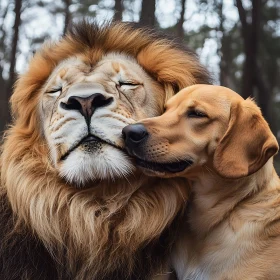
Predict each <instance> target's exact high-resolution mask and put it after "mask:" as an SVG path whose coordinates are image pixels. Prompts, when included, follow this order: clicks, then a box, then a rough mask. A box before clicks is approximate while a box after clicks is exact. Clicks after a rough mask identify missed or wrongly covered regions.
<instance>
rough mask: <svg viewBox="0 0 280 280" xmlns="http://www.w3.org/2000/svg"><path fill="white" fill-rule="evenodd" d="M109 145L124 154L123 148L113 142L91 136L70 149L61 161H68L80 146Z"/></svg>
mask: <svg viewBox="0 0 280 280" xmlns="http://www.w3.org/2000/svg"><path fill="white" fill-rule="evenodd" d="M100 143H101V144H102V143H103V144H107V145H110V146H112V147H114V148H115V149H118V150H121V151H122V152H124V150H123V148H122V147H120V146H118V145H116V144H115V143H113V142H111V141H106V140H103V139H101V138H99V137H97V136H95V135H92V134H89V135H87V136H86V137H84V138H82V139H81V140H80V141H79V142H78V143H77V144H75V145H74V146H73V147H72V148H71V149H69V150H68V151H67V152H66V153H65V154H64V155H63V156H62V157H61V158H60V160H65V159H67V157H68V156H69V155H70V154H71V153H72V152H73V151H74V150H76V149H77V148H78V147H79V146H81V145H91V146H97V145H98V144H100Z"/></svg>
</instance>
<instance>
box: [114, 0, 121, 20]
mask: <svg viewBox="0 0 280 280" xmlns="http://www.w3.org/2000/svg"><path fill="white" fill-rule="evenodd" d="M122 14H123V0H115V8H114V20H117V21H121V20H122Z"/></svg>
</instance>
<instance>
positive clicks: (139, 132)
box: [122, 123, 149, 146]
mask: <svg viewBox="0 0 280 280" xmlns="http://www.w3.org/2000/svg"><path fill="white" fill-rule="evenodd" d="M122 134H123V138H124V140H125V143H126V144H127V145H132V146H133V145H135V144H140V143H141V142H143V141H144V140H145V139H146V138H147V136H148V135H149V133H148V131H147V129H146V128H145V126H144V125H143V124H141V123H137V124H131V125H128V126H126V127H125V128H124V129H123V130H122Z"/></svg>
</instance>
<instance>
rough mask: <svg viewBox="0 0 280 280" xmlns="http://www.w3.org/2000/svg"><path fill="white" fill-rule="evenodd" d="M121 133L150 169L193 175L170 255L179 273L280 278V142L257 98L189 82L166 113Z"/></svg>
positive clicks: (218, 278) (231, 279) (232, 279)
mask: <svg viewBox="0 0 280 280" xmlns="http://www.w3.org/2000/svg"><path fill="white" fill-rule="evenodd" d="M123 135H124V138H125V142H126V149H127V151H128V153H129V154H130V155H132V156H133V157H134V158H135V160H136V163H137V164H138V165H139V166H141V167H142V169H143V171H144V172H145V173H146V174H149V175H153V176H161V177H174V176H178V177H186V178H187V179H188V182H189V185H190V191H191V196H190V201H189V204H188V212H187V214H186V219H185V220H186V221H185V223H184V224H182V227H181V229H180V233H179V237H178V239H177V241H176V244H175V248H174V249H173V252H172V256H171V259H172V265H173V267H174V269H175V271H176V273H177V276H178V278H179V279H184V280H186V279H196V280H198V279H200V280H206V279H207V280H208V279H209V280H226V279H227V280H240V279H259V280H265V279H270V280H278V279H280V261H279V259H280V180H279V177H278V175H277V173H276V171H275V169H274V167H273V156H274V155H275V154H276V153H277V151H278V143H277V140H276V138H275V137H274V135H273V134H272V132H271V130H270V128H269V126H268V124H267V122H266V121H265V120H264V118H263V116H262V114H261V111H260V109H259V108H258V107H257V105H256V104H255V102H254V101H253V100H252V99H250V98H249V99H246V100H244V99H243V98H242V97H241V96H240V95H238V94H237V93H235V92H233V91H232V90H230V89H228V88H225V87H220V86H211V85H194V86H190V87H188V88H185V89H183V90H182V91H180V92H179V93H178V94H177V95H175V96H174V97H172V98H171V99H170V100H169V101H168V102H167V104H166V111H165V113H164V114H163V115H162V116H159V117H156V118H150V119H145V120H143V121H141V123H137V124H134V125H129V126H127V127H125V128H124V130H123ZM186 187H188V186H186Z"/></svg>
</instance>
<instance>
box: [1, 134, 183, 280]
mask: <svg viewBox="0 0 280 280" xmlns="http://www.w3.org/2000/svg"><path fill="white" fill-rule="evenodd" d="M20 138H21V136H20V133H19V132H16V129H15V131H14V133H12V134H11V135H9V136H8V139H7V143H15V142H17V143H22V142H20ZM32 140H33V139H30V140H29V141H32ZM29 141H27V142H29ZM26 149H31V150H30V151H29V153H28V154H26ZM19 154H22V157H24V161H19V160H18V158H19ZM42 159H44V160H43V164H42ZM5 160H7V161H8V162H9V164H8V165H5V167H4V168H3V169H2V183H4V185H5V186H6V188H5V192H6V194H7V196H8V199H9V201H10V204H11V207H12V209H13V212H14V213H16V217H17V219H18V224H19V225H20V227H26V226H27V227H29V228H30V229H31V230H32V231H33V232H34V233H35V234H36V235H37V236H38V238H39V239H41V240H42V241H43V243H44V245H45V246H46V248H47V249H48V250H49V251H50V252H51V253H52V255H53V256H54V257H55V258H56V259H57V261H58V262H59V263H63V264H66V270H67V273H69V275H75V278H74V279H87V277H86V275H91V276H92V277H93V278H92V279H101V275H103V276H104V275H106V274H110V273H112V272H113V271H118V269H120V268H121V267H125V268H126V273H127V276H129V275H130V274H131V273H133V271H134V270H135V266H139V265H141V264H139V263H138V264H137V263H136V260H137V257H135V256H137V254H138V253H139V249H142V248H144V246H145V245H146V244H148V243H150V244H151V245H150V246H151V249H153V241H156V240H157V239H158V238H159V236H160V235H161V234H162V233H163V232H164V230H165V229H166V228H168V226H169V225H170V223H171V222H172V221H173V220H174V218H175V216H176V215H177V214H178V212H179V211H180V210H182V208H183V205H184V202H185V200H186V197H187V193H186V188H185V187H182V186H183V185H184V184H183V183H182V181H180V180H178V179H176V180H161V181H160V182H159V181H158V180H157V179H151V178H147V177H143V175H141V176H138V175H137V174H136V175H135V176H133V177H131V178H128V180H127V181H124V180H119V181H115V182H114V183H111V184H110V183H109V182H105V181H104V182H102V181H101V182H98V183H95V184H94V183H93V184H92V187H90V188H89V187H88V188H86V189H84V190H80V189H77V188H75V187H73V186H70V185H68V184H66V183H65V182H64V181H63V180H61V179H59V177H58V176H57V173H56V170H54V169H53V168H52V167H50V166H48V160H47V158H46V151H45V148H44V145H42V143H41V144H39V143H38V144H37V145H34V144H33V146H32V148H30V147H27V146H25V144H22V145H20V147H19V146H18V147H17V151H15V150H13V151H9V147H8V145H5V146H4V153H3V161H5ZM15 173H16V174H17V175H16V176H14V174H15ZM155 180H157V183H156V184H155ZM139 257H140V256H139ZM147 257H148V256H147ZM149 261H151V262H152V261H155V260H148V259H147V261H146V263H145V265H146V266H148V262H149ZM143 265H144V264H143ZM151 265H152V264H151ZM161 265H164V264H163V263H162V264H161ZM103 276H102V277H103Z"/></svg>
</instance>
